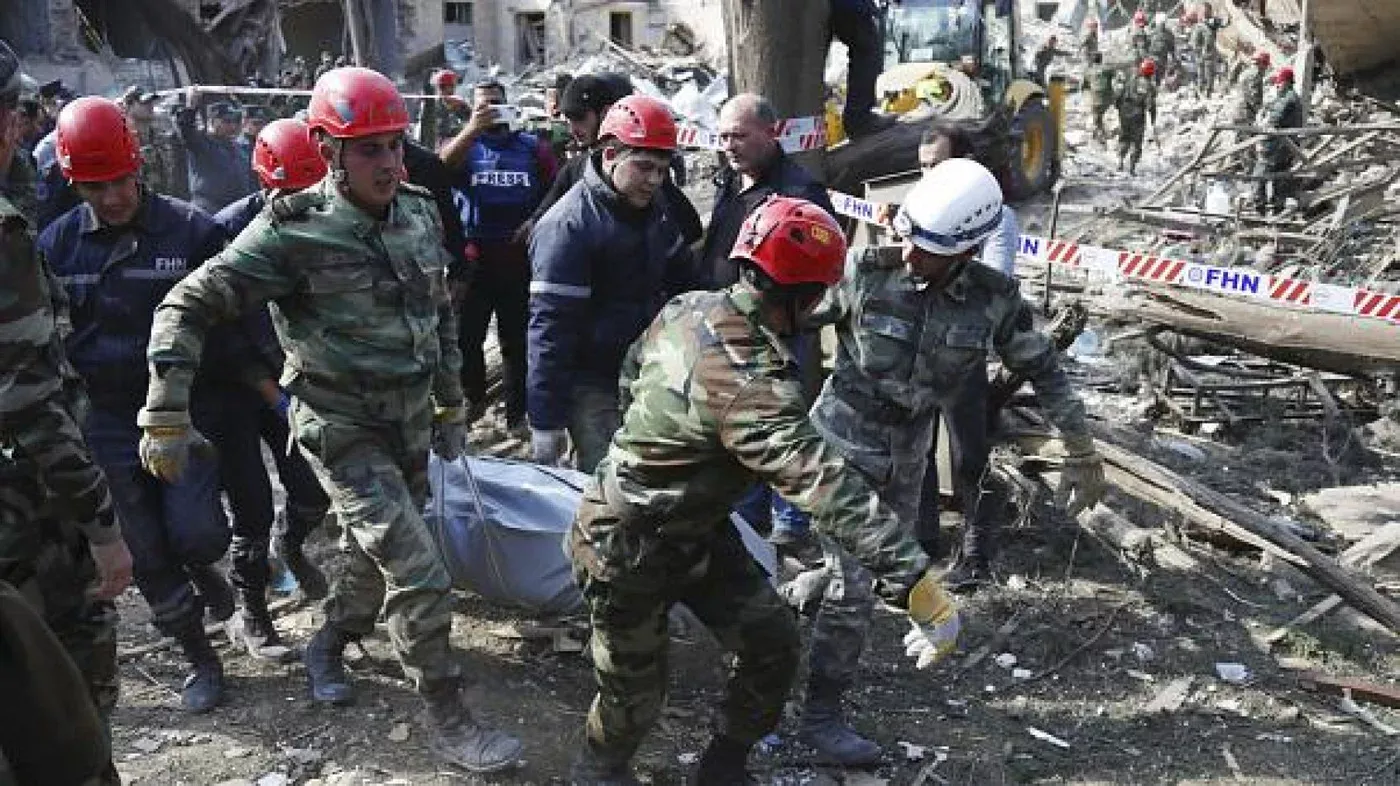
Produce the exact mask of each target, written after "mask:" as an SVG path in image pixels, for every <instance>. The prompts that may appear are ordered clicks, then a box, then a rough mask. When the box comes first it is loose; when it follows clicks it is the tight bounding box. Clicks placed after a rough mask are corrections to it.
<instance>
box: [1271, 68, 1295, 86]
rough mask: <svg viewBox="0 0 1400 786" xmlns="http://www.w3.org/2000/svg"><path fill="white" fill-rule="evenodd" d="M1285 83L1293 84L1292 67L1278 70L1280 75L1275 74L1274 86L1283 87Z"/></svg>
mask: <svg viewBox="0 0 1400 786" xmlns="http://www.w3.org/2000/svg"><path fill="white" fill-rule="evenodd" d="M1284 82H1287V83H1288V84H1290V85H1291V84H1293V69H1292V68H1291V67H1290V66H1284V67H1283V68H1280V69H1279V70H1278V73H1276V74H1274V84H1276V85H1281V84H1283V83H1284Z"/></svg>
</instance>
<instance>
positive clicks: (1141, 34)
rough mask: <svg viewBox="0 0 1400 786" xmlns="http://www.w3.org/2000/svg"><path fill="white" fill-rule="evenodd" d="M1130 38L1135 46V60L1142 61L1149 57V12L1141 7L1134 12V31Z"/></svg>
mask: <svg viewBox="0 0 1400 786" xmlns="http://www.w3.org/2000/svg"><path fill="white" fill-rule="evenodd" d="M1130 40H1131V41H1132V46H1133V61H1134V62H1138V63H1140V62H1142V61H1143V60H1144V59H1146V58H1147V54H1148V46H1149V44H1150V43H1151V38H1150V37H1149V35H1148V33H1147V12H1146V11H1144V10H1142V9H1141V8H1139V9H1138V10H1137V11H1136V12H1135V13H1134V14H1133V32H1132V38H1131V39H1130Z"/></svg>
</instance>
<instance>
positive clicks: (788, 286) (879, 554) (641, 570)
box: [566, 196, 959, 786]
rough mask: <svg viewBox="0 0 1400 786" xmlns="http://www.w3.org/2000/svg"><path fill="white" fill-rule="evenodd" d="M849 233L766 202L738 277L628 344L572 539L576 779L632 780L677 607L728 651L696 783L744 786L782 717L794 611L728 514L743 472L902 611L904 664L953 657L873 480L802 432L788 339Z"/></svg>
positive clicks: (796, 203) (662, 683)
mask: <svg viewBox="0 0 1400 786" xmlns="http://www.w3.org/2000/svg"><path fill="white" fill-rule="evenodd" d="M845 245H846V244H845V241H844V238H843V236H842V234H841V228H840V226H839V225H838V224H837V223H836V221H835V220H834V219H833V218H831V216H830V215H828V214H827V213H826V212H825V211H824V210H822V209H821V208H819V207H817V206H815V205H813V204H811V203H810V202H806V201H803V200H800V199H794V198H790V197H782V196H774V197H772V198H771V199H770V200H769V201H767V202H765V203H764V204H763V205H760V206H758V208H757V209H756V210H755V211H754V213H753V214H752V215H751V216H750V217H749V219H748V220H747V221H746V223H745V227H744V229H743V231H742V232H740V235H739V240H738V242H737V243H736V244H735V247H734V255H735V256H736V257H737V258H739V259H741V260H744V261H743V263H742V268H743V272H742V274H741V280H740V281H739V282H738V283H736V284H734V285H732V286H730V287H728V288H726V289H724V290H721V291H718V292H691V293H688V294H686V295H682V296H681V297H678V298H676V299H674V300H672V301H671V302H670V303H668V304H667V305H666V307H665V308H664V309H663V310H662V312H661V314H660V315H659V316H658V318H657V319H656V320H655V321H654V322H653V323H652V324H651V327H650V328H648V329H647V331H646V333H645V334H644V335H643V336H642V337H641V339H640V340H638V341H637V342H636V343H635V344H633V346H632V348H631V349H630V350H629V352H628V356H627V360H626V362H625V363H624V365H623V368H622V378H621V383H622V384H621V390H622V391H623V392H624V401H623V402H622V403H623V411H624V413H625V414H624V417H623V422H622V427H621V428H620V429H619V430H618V432H617V435H616V436H615V437H614V439H613V442H612V444H611V445H610V446H609V448H608V454H607V457H606V458H605V459H604V460H603V461H602V462H601V463H600V464H599V466H598V470H597V473H596V475H595V476H594V477H593V478H592V479H591V480H590V481H589V483H588V485H587V486H586V487H585V490H584V495H583V502H582V504H581V505H580V507H579V511H578V514H577V515H576V517H575V519H574V524H573V526H572V527H571V529H570V531H569V534H568V536H567V546H566V548H567V549H568V550H569V553H570V557H571V559H572V561H573V565H574V574H575V577H576V579H577V580H578V582H579V585H580V586H581V587H582V589H583V596H584V600H585V603H586V604H587V605H588V609H589V616H590V621H591V622H592V627H593V639H592V642H591V645H590V646H591V647H592V653H593V663H594V670H595V673H596V679H597V683H598V694H597V696H596V697H595V698H594V700H593V704H592V706H591V707H590V709H589V713H588V719H587V723H586V725H585V741H584V746H583V750H582V751H581V753H580V755H579V757H578V759H577V760H576V761H575V764H574V766H573V770H572V772H571V783H573V784H576V785H579V786H583V785H585V784H635V783H637V781H636V780H635V779H634V778H633V777H632V776H631V774H630V773H629V767H628V762H629V760H630V759H631V757H632V755H633V754H634V753H635V751H636V750H637V747H638V745H639V744H640V743H641V742H642V738H643V737H644V736H645V735H646V733H647V731H648V730H649V729H650V727H651V725H652V724H653V723H654V722H655V721H656V718H657V716H658V715H659V714H660V711H661V708H662V704H663V700H664V696H665V690H666V680H667V675H666V647H667V625H666V619H667V612H668V610H669V609H670V607H671V606H672V605H674V604H676V603H684V604H685V605H686V606H687V607H689V609H690V610H691V611H692V612H694V614H695V615H696V616H697V617H698V618H699V619H700V620H701V621H702V622H704V623H705V624H706V625H707V626H708V627H709V628H710V630H711V632H712V633H714V635H715V637H716V638H717V639H718V640H719V642H720V643H721V645H722V646H723V647H724V649H726V650H729V651H732V652H733V653H734V654H735V656H736V661H735V665H734V667H733V668H732V669H731V671H730V679H729V685H728V690H727V695H726V697H725V700H724V705H723V709H722V711H721V712H720V713H719V714H718V717H717V718H716V721H717V722H716V723H715V732H714V737H713V738H712V739H711V741H710V744H709V746H708V747H707V749H706V750H705V752H704V754H703V755H702V756H701V758H700V763H699V771H698V773H697V775H696V778H695V780H694V782H695V783H700V784H717V785H718V784H723V785H725V786H728V784H742V783H753V782H754V781H752V780H751V779H750V778H749V775H748V773H747V770H746V762H747V759H748V754H749V750H750V748H751V747H752V746H753V744H754V743H755V742H757V741H758V740H759V739H761V738H762V737H763V736H764V735H766V734H768V733H769V732H770V731H772V730H773V728H774V727H775V726H776V725H777V723H778V721H779V719H780V718H781V715H782V710H783V703H784V699H785V698H786V696H787V693H788V690H789V687H790V684H791V681H792V678H793V675H794V674H795V672H796V671H797V665H798V660H799V655H798V642H799V638H798V634H797V629H796V626H795V624H794V620H793V617H792V614H791V612H790V611H789V610H788V609H787V608H786V607H785V604H784V602H783V600H782V599H781V598H780V597H779V595H778V594H777V593H776V592H775V591H774V589H773V588H772V586H771V585H770V584H769V583H768V578H767V577H766V576H765V575H764V574H763V572H762V571H761V570H760V569H759V568H758V566H757V564H756V563H755V562H754V561H753V559H752V558H751V557H750V556H749V555H748V553H747V552H746V551H745V550H744V547H743V545H742V544H741V542H740V539H739V536H738V533H737V531H736V530H735V529H734V528H733V527H732V526H731V525H730V524H729V522H728V516H729V511H730V508H731V507H732V506H733V504H734V502H735V501H736V500H737V499H738V497H739V496H740V495H741V494H742V493H743V492H744V490H745V489H746V488H748V487H750V486H752V485H753V484H754V483H755V482H756V481H762V482H766V483H770V484H772V485H773V486H774V487H775V488H776V489H778V490H779V491H780V492H781V493H782V494H783V495H784V496H785V497H786V498H787V499H789V500H791V501H792V502H793V504H794V505H796V506H798V507H799V508H800V509H802V510H803V511H804V512H806V513H808V514H810V515H811V516H812V519H813V521H814V522H815V525H816V527H817V529H818V530H820V531H821V532H824V533H826V534H828V535H829V536H830V537H831V538H833V539H834V540H835V541H837V542H839V543H841V544H843V546H844V547H845V548H846V549H848V551H849V552H850V553H851V554H853V555H855V558H857V559H859V560H861V561H862V563H864V564H865V565H867V566H868V568H869V570H870V571H871V572H872V573H874V574H875V575H877V576H879V577H880V579H881V581H880V585H879V587H880V592H881V594H882V596H883V597H884V599H885V600H887V601H888V602H890V603H892V604H894V605H895V606H898V607H900V608H903V609H906V610H907V611H908V613H909V616H910V620H911V622H912V625H913V628H912V630H911V631H910V632H909V634H908V635H907V636H906V638H905V643H906V645H907V646H908V649H907V650H906V651H907V652H908V653H909V654H910V655H912V656H914V657H916V659H917V660H916V665H917V666H919V667H920V668H923V667H925V666H927V665H929V664H930V663H932V662H934V661H935V660H937V659H938V658H940V657H942V656H943V655H945V654H946V653H948V652H949V651H951V650H952V649H953V646H954V643H955V640H956V638H957V633H958V628H959V621H958V614H957V611H956V608H955V606H954V604H953V601H952V600H951V598H950V597H949V596H948V595H947V593H946V592H945V591H944V590H943V588H942V586H941V585H940V584H939V582H938V580H937V579H936V578H935V577H934V575H933V573H931V572H929V571H928V557H927V556H926V555H925V554H924V553H923V550H922V549H920V548H919V545H918V544H917V543H915V542H914V541H913V540H912V539H911V538H909V537H908V536H907V535H905V534H903V533H902V532H901V530H900V526H899V522H898V520H897V519H896V518H895V516H894V515H893V514H892V513H891V512H890V510H889V509H888V508H886V507H885V506H884V505H883V504H882V503H881V502H880V501H879V500H878V499H877V498H876V496H875V493H874V491H873V490H872V489H871V487H870V485H869V483H868V482H867V481H866V480H865V479H864V478H863V477H862V476H861V475H860V474H859V473H858V472H854V471H852V469H851V465H850V464H849V463H848V462H846V461H845V460H844V458H843V457H842V456H841V455H840V454H839V452H838V451H837V450H836V449H835V447H834V446H832V445H830V444H828V443H826V442H825V441H824V440H823V439H822V438H821V437H820V436H819V434H818V433H817V431H816V430H815V429H814V428H813V427H812V424H811V422H810V421H809V420H808V417H807V408H806V403H805V401H804V398H803V396H802V393H801V391H800V389H799V386H798V377H797V368H796V365H795V364H794V363H793V359H792V357H791V355H790V354H789V353H788V351H787V349H786V342H785V337H786V336H790V335H792V334H794V333H796V332H797V331H799V330H801V329H803V325H804V322H805V318H806V316H807V315H808V314H809V313H810V312H811V311H812V309H813V308H814V307H815V306H816V304H817V302H818V301H819V300H820V299H821V297H822V295H823V294H824V293H825V292H826V290H827V288H828V287H830V286H832V285H834V284H836V283H837V282H838V281H839V280H840V278H841V267H842V260H843V257H844V253H845Z"/></svg>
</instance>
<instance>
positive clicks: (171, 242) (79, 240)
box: [39, 192, 236, 638]
mask: <svg viewBox="0 0 1400 786" xmlns="http://www.w3.org/2000/svg"><path fill="white" fill-rule="evenodd" d="M223 244H224V235H223V232H222V231H221V230H220V229H219V227H218V225H216V224H215V223H214V221H213V219H212V218H210V217H209V215H208V214H206V213H204V212H203V211H201V210H199V209H198V208H196V207H194V206H193V205H190V204H188V203H185V202H181V201H179V200H177V199H173V198H170V197H165V196H160V195H156V194H152V193H150V192H146V193H145V194H144V195H143V202H142V206H141V208H140V211H139V212H138V214H137V216H136V218H135V219H134V220H133V222H132V223H131V224H130V225H128V226H125V227H107V226H103V225H102V224H101V223H100V222H99V221H98V219H97V217H96V215H95V214H94V213H93V211H92V209H91V208H90V207H89V206H88V205H85V204H84V205H80V206H78V207H76V208H74V209H73V210H70V211H68V212H67V213H65V214H63V215H62V216H60V217H59V218H58V219H57V220H55V221H54V223H52V224H50V225H49V227H48V228H47V229H45V230H44V232H43V233H42V234H41V235H40V236H39V249H40V251H41V252H42V253H43V255H44V257H45V258H46V259H47V261H48V264H49V265H50V267H51V268H52V270H53V272H54V274H55V275H56V276H57V277H58V279H59V280H60V281H61V282H62V284H63V287H64V290H65V292H66V294H67V295H68V299H69V302H70V308H71V315H72V333H71V334H70V335H69V336H68V337H67V341H66V348H67V352H68V356H69V359H70V360H71V361H72V363H73V365H74V367H75V368H76V369H77V371H78V373H79V374H80V375H81V376H82V377H83V381H84V382H85V383H86V385H87V389H88V393H89V396H90V398H91V400H92V414H91V416H90V417H89V418H88V420H87V423H86V424H85V425H84V434H85V436H86V438H87V440H88V443H89V445H90V446H91V447H92V449H93V453H94V455H95V457H96V459H97V462H98V464H99V465H101V467H102V470H103V472H104V474H106V476H107V482H108V484H109V485H110V486H111V489H112V497H113V502H114V503H115V506H116V510H117V517H118V519H119V520H120V521H121V525H122V534H123V536H124V538H125V539H126V542H127V546H128V547H129V548H130V550H131V556H132V562H133V576H134V578H135V581H136V586H137V588H138V589H139V590H140V591H141V594H142V596H143V597H145V599H146V602H147V603H148V604H149V605H150V607H151V617H152V621H153V622H154V623H155V625H156V627H157V628H158V629H159V630H160V631H161V632H162V633H165V634H166V635H169V636H174V637H176V638H179V637H180V636H181V635H182V634H183V635H188V634H190V632H191V631H192V630H193V629H194V628H196V627H198V628H199V629H200V630H201V632H202V622H201V619H202V616H203V602H202V600H201V599H200V598H199V597H198V596H197V595H196V593H195V590H194V588H193V586H192V585H191V584H190V580H189V577H188V576H187V574H186V571H185V568H186V566H203V565H209V564H212V563H213V562H215V561H217V560H218V559H219V558H221V557H222V556H223V554H224V550H225V549H227V548H228V543H229V530H228V523H227V521H226V520H225V518H224V513H223V509H222V508H221V507H220V505H219V475H218V467H217V464H216V462H215V461H214V460H213V458H212V457H208V456H198V455H195V456H191V460H190V465H189V467H188V468H187V469H186V472H185V474H184V476H183V477H182V478H181V479H180V481H179V482H177V483H173V484H167V483H164V482H162V481H160V480H158V479H157V478H155V477H154V476H152V475H150V474H148V473H147V472H146V471H145V470H144V469H143V468H142V467H141V462H140V459H139V457H138V455H137V446H138V444H139V442H140V438H141V429H140V428H138V427H137V425H136V412H137V410H138V409H139V408H140V407H141V405H142V404H143V403H144V401H145V397H146V392H145V391H146V375H147V371H146V368H147V367H146V344H147V341H148V340H149V337H150V333H151V319H152V315H153V314H154V312H155V308H156V306H157V305H158V304H159V303H160V301H161V299H162V298H164V297H165V294H166V293H167V292H169V291H170V289H171V288H172V287H173V286H174V285H175V283H176V282H177V281H179V280H180V279H181V278H183V277H184V276H185V275H186V274H187V273H189V272H190V271H191V270H193V269H194V268H195V267H197V266H198V265H199V264H200V263H201V262H203V261H204V260H205V259H207V258H209V257H210V256H213V255H214V254H215V253H217V252H218V251H219V249H220V248H222V247H223ZM210 343H211V345H212V346H215V347H221V348H222V350H216V351H214V352H211V353H208V355H207V356H206V358H205V364H204V366H202V367H201V373H200V377H199V382H198V383H197V384H196V388H195V391H194V394H193V395H192V398H191V401H192V404H193V406H192V407H191V410H192V414H193V416H194V418H195V426H196V427H197V428H205V427H207V425H206V424H207V423H208V419H209V416H210V414H211V410H214V409H217V407H218V402H217V401H215V400H214V397H213V392H214V389H215V388H217V387H218V386H220V385H221V384H224V383H226V382H227V380H226V379H221V378H219V375H218V374H215V373H209V372H210V370H211V369H217V368H223V369H235V368H236V365H234V363H235V361H232V360H231V359H230V358H229V357H228V355H226V354H222V353H223V352H228V351H230V350H231V347H230V345H231V344H234V343H236V342H234V341H232V340H230V339H225V340H223V341H216V342H210Z"/></svg>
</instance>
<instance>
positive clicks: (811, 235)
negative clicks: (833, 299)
mask: <svg viewBox="0 0 1400 786" xmlns="http://www.w3.org/2000/svg"><path fill="white" fill-rule="evenodd" d="M729 256H730V258H731V259H744V260H748V261H749V262H752V263H753V264H754V265H756V266H757V267H758V269H759V270H762V271H763V272H764V273H765V274H766V275H767V276H768V277H769V278H770V279H772V280H773V282H774V283H775V284H779V285H782V286H791V285H796V284H822V285H825V286H828V287H829V286H833V285H834V284H836V282H838V281H840V280H841V273H842V270H843V269H844V268H845V264H846V235H845V234H844V233H843V232H842V231H841V226H840V225H839V224H837V223H836V219H834V218H832V217H831V214H829V213H827V212H826V211H825V210H823V209H822V208H820V207H818V206H816V205H815V204H813V203H811V202H808V201H807V200H805V199H798V198H797V197H786V196H770V197H768V199H766V200H765V201H764V202H763V203H762V204H760V205H759V206H758V207H757V208H755V209H754V211H753V212H752V213H750V214H749V217H748V218H746V219H744V225H743V226H742V227H740V228H739V239H738V240H736V241H734V250H733V251H730V252H729Z"/></svg>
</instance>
